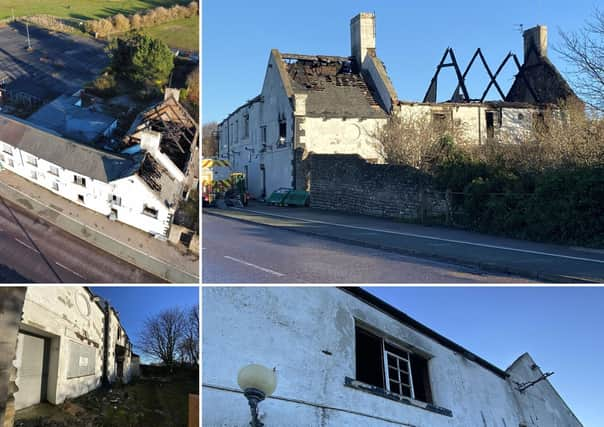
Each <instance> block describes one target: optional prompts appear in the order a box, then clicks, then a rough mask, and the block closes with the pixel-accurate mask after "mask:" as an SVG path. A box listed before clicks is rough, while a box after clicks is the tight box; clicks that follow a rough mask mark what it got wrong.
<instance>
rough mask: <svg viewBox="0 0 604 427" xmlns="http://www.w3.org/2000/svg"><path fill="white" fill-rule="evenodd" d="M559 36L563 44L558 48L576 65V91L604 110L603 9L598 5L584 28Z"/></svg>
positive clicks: (574, 67)
mask: <svg viewBox="0 0 604 427" xmlns="http://www.w3.org/2000/svg"><path fill="white" fill-rule="evenodd" d="M560 36H561V37H562V41H563V44H562V46H561V47H559V48H556V51H557V52H558V53H559V54H560V55H562V57H563V58H564V59H565V60H566V61H567V62H568V63H569V64H570V65H571V66H572V67H573V72H574V74H575V76H576V79H575V86H576V88H577V91H578V92H579V93H580V94H581V95H582V96H583V97H584V98H585V99H586V101H587V103H588V104H589V105H590V106H591V107H593V108H595V109H596V110H598V111H599V112H604V12H602V11H601V10H599V9H596V10H595V11H594V12H593V15H592V17H591V19H590V20H588V21H587V22H586V23H585V25H584V27H583V28H582V29H580V30H578V31H574V32H568V33H567V32H564V31H560Z"/></svg>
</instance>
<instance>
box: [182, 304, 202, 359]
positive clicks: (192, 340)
mask: <svg viewBox="0 0 604 427" xmlns="http://www.w3.org/2000/svg"><path fill="white" fill-rule="evenodd" d="M186 323H187V325H186V330H185V337H184V338H183V340H182V342H181V345H180V349H179V350H180V359H181V361H182V362H183V363H188V364H191V365H199V305H195V306H193V307H191V308H190V309H189V311H188V313H187V319H186Z"/></svg>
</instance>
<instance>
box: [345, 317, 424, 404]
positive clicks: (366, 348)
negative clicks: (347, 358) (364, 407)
mask: <svg viewBox="0 0 604 427" xmlns="http://www.w3.org/2000/svg"><path fill="white" fill-rule="evenodd" d="M355 335H356V379H357V380H358V381H362V382H364V383H366V384H370V385H373V386H375V387H379V388H382V389H385V390H388V391H389V392H390V393H393V394H397V395H399V396H404V397H408V398H411V399H416V400H421V401H423V402H428V403H432V394H431V391H430V378H429V375H428V360H427V359H426V358H425V357H422V356H420V355H419V354H416V353H414V352H412V351H410V350H406V349H404V348H403V347H401V346H399V345H397V344H394V343H392V342H389V341H387V340H385V339H383V338H381V337H379V336H377V335H375V334H373V333H371V332H369V331H367V330H365V329H363V328H360V327H358V326H357V327H356V329H355Z"/></svg>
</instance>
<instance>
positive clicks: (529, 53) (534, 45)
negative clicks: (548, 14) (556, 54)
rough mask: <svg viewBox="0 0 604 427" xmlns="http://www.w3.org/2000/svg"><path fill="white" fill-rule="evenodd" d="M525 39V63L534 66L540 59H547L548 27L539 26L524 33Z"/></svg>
mask: <svg viewBox="0 0 604 427" xmlns="http://www.w3.org/2000/svg"><path fill="white" fill-rule="evenodd" d="M523 37H524V63H525V64H526V65H533V64H536V63H537V62H539V58H542V57H547V27H546V26H545V25H537V26H536V27H533V28H529V29H528V30H526V31H525V32H524V33H523Z"/></svg>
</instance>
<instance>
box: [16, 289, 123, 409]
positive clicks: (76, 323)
mask: <svg viewBox="0 0 604 427" xmlns="http://www.w3.org/2000/svg"><path fill="white" fill-rule="evenodd" d="M110 314H111V320H110V331H109V334H110V335H109V338H110V341H109V346H110V347H109V357H108V366H109V377H110V380H112V381H115V380H116V369H117V368H116V360H115V347H116V344H120V345H123V346H126V347H127V348H128V349H129V348H130V344H129V343H128V341H127V335H126V333H125V331H124V330H123V327H122V326H121V325H120V324H119V319H118V317H117V316H116V314H115V313H114V312H113V311H110ZM118 328H120V329H121V330H122V332H121V334H120V336H121V338H120V339H118V332H117V331H118ZM19 330H20V332H22V333H25V334H33V335H35V336H39V337H42V338H45V339H46V340H47V342H48V345H49V351H48V358H47V361H46V365H47V371H48V374H47V387H46V398H47V400H48V401H49V402H50V403H53V404H60V403H62V402H63V401H64V400H65V399H67V398H74V397H77V396H80V395H82V394H85V393H87V392H89V391H92V390H94V389H95V388H98V387H99V386H100V385H101V378H102V374H103V348H104V311H103V309H101V308H100V307H99V305H98V304H97V303H96V302H95V301H94V299H93V297H92V296H91V295H90V293H89V292H88V291H87V290H86V289H85V288H82V287H54V286H44V287H29V288H28V289H27V293H26V297H25V304H24V306H23V314H22V319H21V323H20V326H19ZM79 349H84V350H85V353H82V354H86V357H84V356H82V357H81V358H80V359H79V360H78V358H77V357H76V354H72V352H74V351H79ZM78 354H79V353H78ZM88 355H94V358H93V360H88V357H87V356H88ZM74 363H75V364H76V365H77V364H78V363H80V366H90V369H89V370H87V369H83V371H86V372H84V373H83V374H82V375H77V374H74ZM15 365H16V367H17V374H18V372H19V371H18V370H19V367H20V362H19V361H17V362H16V363H15ZM76 367H77V366H76ZM92 367H93V368H94V369H92ZM129 368H130V356H129V354H128V356H127V361H126V363H125V364H124V374H125V377H126V378H127V379H128V380H129V379H130V377H131V374H130V369H129ZM16 382H17V386H18V385H19V377H18V375H17V381H16ZM16 401H17V407H20V405H19V396H18V393H17V396H16Z"/></svg>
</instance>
